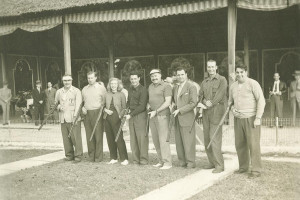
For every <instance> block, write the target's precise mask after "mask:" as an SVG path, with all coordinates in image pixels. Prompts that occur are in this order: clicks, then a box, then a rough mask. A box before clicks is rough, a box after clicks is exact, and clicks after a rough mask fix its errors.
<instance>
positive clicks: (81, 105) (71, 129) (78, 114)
mask: <svg viewBox="0 0 300 200" xmlns="http://www.w3.org/2000/svg"><path fill="white" fill-rule="evenodd" d="M83 104H84V102H81V104H80V106H79V109H78V111H77V113H76V117H75V120H74V121H73V123H72V126H71V128H70V131H69V134H68V137H71V133H72V131H73V128H74V126H75V125H76V124H77V121H78V119H79V117H80V112H81V109H82V107H83Z"/></svg>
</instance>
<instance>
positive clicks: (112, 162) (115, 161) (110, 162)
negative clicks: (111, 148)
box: [107, 159, 118, 165]
mask: <svg viewBox="0 0 300 200" xmlns="http://www.w3.org/2000/svg"><path fill="white" fill-rule="evenodd" d="M117 162H118V160H114V159H112V160H111V161H109V162H108V163H107V164H109V165H113V164H115V163H117Z"/></svg>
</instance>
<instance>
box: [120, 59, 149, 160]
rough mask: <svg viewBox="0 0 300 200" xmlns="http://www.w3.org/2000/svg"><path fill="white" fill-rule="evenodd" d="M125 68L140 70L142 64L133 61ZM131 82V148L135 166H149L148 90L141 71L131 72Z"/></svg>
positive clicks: (128, 103)
mask: <svg viewBox="0 0 300 200" xmlns="http://www.w3.org/2000/svg"><path fill="white" fill-rule="evenodd" d="M126 65H127V66H126ZM125 67H126V68H135V69H140V68H141V64H140V63H139V62H138V61H136V60H131V61H128V62H127V63H126V64H125ZM130 82H131V86H130V88H129V90H128V102H127V107H129V110H130V113H129V114H128V115H126V118H127V119H129V131H130V147H131V151H132V159H133V164H140V165H147V164H148V146H149V137H148V134H147V132H146V129H147V128H146V124H147V119H146V118H147V113H146V106H147V101H148V93H147V89H146V88H145V87H144V86H142V85H141V84H140V72H139V71H133V72H131V74H130Z"/></svg>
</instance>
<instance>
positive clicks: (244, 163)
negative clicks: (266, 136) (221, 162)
mask: <svg viewBox="0 0 300 200" xmlns="http://www.w3.org/2000/svg"><path fill="white" fill-rule="evenodd" d="M235 75H236V80H237V81H235V82H234V83H233V84H232V85H231V87H230V91H229V102H228V105H230V104H231V103H233V106H232V112H233V115H234V133H235V148H236V151H237V155H238V160H239V169H238V170H237V171H235V173H238V174H241V173H246V172H248V170H249V164H250V162H251V165H252V169H251V171H250V173H249V175H248V177H249V178H255V177H259V176H260V175H261V153H260V131H261V117H262V115H263V112H264V108H265V105H266V102H265V98H264V94H263V91H262V89H261V87H260V85H259V83H258V82H257V81H256V80H253V79H251V78H248V77H247V67H246V66H245V65H244V64H242V63H239V64H237V65H236V67H235ZM249 151H250V152H249ZM249 155H250V156H249Z"/></svg>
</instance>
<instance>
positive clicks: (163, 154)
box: [148, 69, 172, 169]
mask: <svg viewBox="0 0 300 200" xmlns="http://www.w3.org/2000/svg"><path fill="white" fill-rule="evenodd" d="M150 78H151V81H152V83H151V84H150V85H149V89H148V92H149V105H150V110H151V111H150V112H149V114H150V128H151V133H152V140H153V143H154V146H155V149H156V152H157V155H158V159H159V163H157V164H156V165H153V166H154V167H160V169H170V168H171V167H172V156H171V151H170V143H169V142H167V141H166V139H167V136H168V132H169V121H170V109H169V106H170V104H171V99H172V87H171V86H170V85H169V84H168V83H165V82H164V81H162V80H161V71H160V70H159V69H153V70H151V72H150Z"/></svg>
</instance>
